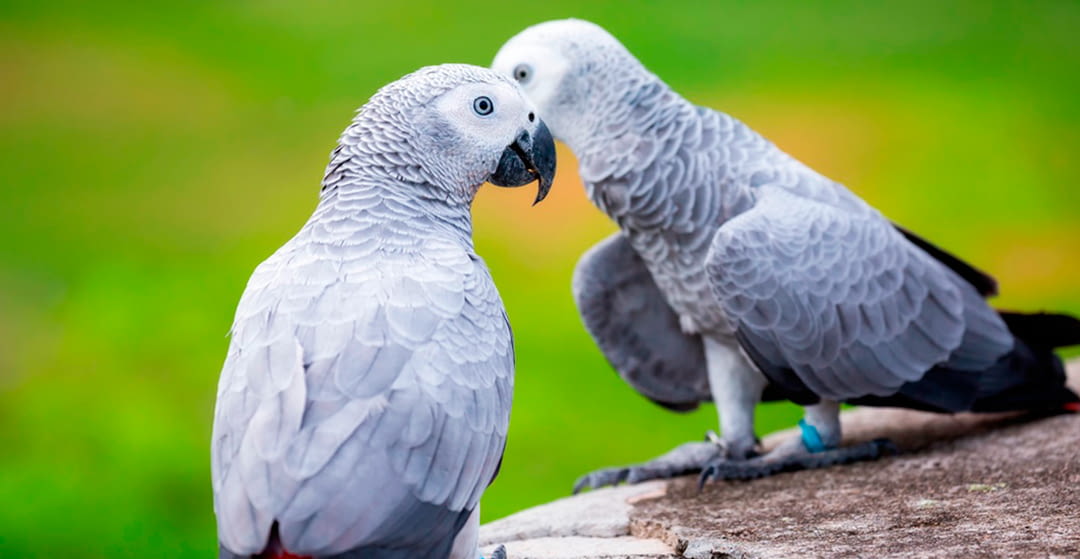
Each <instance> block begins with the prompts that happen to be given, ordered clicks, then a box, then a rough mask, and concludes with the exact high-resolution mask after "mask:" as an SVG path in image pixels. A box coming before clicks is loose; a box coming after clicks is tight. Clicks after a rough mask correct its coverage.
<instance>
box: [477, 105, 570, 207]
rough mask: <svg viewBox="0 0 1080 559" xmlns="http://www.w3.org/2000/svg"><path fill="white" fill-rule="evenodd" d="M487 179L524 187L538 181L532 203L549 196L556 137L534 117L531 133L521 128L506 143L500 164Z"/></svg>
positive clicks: (492, 181)
mask: <svg viewBox="0 0 1080 559" xmlns="http://www.w3.org/2000/svg"><path fill="white" fill-rule="evenodd" d="M489 180H490V181H491V184H494V185H498V186H525V185H526V184H529V183H531V182H532V181H539V182H540V188H539V190H538V191H537V193H536V201H535V202H533V204H534V205H535V204H538V203H540V201H541V200H543V199H544V198H545V197H546V196H547V195H548V191H550V190H551V183H552V181H554V180H555V140H553V139H552V138H551V132H549V131H548V128H547V125H545V124H544V121H542V120H540V119H537V120H536V127H535V129H533V130H532V131H531V132H530V131H529V130H522V131H521V134H518V137H517V138H516V139H515V140H514V142H513V143H512V144H510V145H509V146H506V149H505V150H504V151H503V153H502V157H501V158H500V159H499V166H498V167H497V168H496V169H495V172H494V173H492V175H491V178H490V179H489Z"/></svg>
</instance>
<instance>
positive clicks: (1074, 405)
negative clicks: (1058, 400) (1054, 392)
mask: <svg viewBox="0 0 1080 559" xmlns="http://www.w3.org/2000/svg"><path fill="white" fill-rule="evenodd" d="M1061 407H1062V408H1064V409H1065V411H1071V412H1073V413H1080V402H1069V403H1067V404H1065V405H1064V406H1061Z"/></svg>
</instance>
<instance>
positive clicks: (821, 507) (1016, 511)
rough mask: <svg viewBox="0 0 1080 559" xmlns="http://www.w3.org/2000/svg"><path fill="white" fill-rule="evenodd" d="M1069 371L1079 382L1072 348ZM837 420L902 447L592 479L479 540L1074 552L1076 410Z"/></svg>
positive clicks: (640, 549)
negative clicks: (851, 459) (840, 458)
mask: <svg viewBox="0 0 1080 559" xmlns="http://www.w3.org/2000/svg"><path fill="white" fill-rule="evenodd" d="M1069 376H1070V385H1071V386H1072V387H1073V388H1074V389H1080V361H1075V362H1073V363H1072V364H1071V365H1070V370H1069ZM843 422H844V432H845V441H846V442H856V441H862V440H868V439H872V438H876V437H881V436H886V437H890V438H892V439H893V441H894V442H896V443H897V445H898V446H899V447H900V448H901V449H902V451H903V452H902V454H901V455H900V456H896V457H891V458H885V459H882V460H879V461H877V462H866V463H860V464H853V465H849V466H838V467H833V468H828V469H823V470H814V471H807V472H795V473H790V474H781V475H777V476H774V477H771V478H766V479H762V480H756V481H750V482H719V483H712V484H709V485H707V486H706V487H705V489H704V490H703V491H701V492H698V490H697V485H696V483H697V480H696V477H685V478H679V479H675V480H672V481H654V482H649V483H645V484H641V485H636V486H623V487H617V488H609V489H602V490H598V491H592V492H589V493H586V494H583V495H579V496H576V497H568V498H564V499H560V500H558V501H554V502H552V503H548V504H546V505H541V506H539V507H535V508H532V509H529V510H525V511H522V512H520V513H517V514H514V515H511V516H509V517H506V518H504V519H501V520H497V521H495V522H492V523H490V524H487V525H485V526H483V527H482V528H481V531H480V538H481V543H483V544H485V545H488V546H489V547H488V551H490V547H492V546H493V545H494V544H497V543H503V544H505V545H506V547H507V552H508V556H509V557H510V558H511V559H556V558H558V559H571V558H574V559H576V558H584V557H591V558H602V559H624V558H626V559H630V558H633V559H640V558H647V557H648V558H675V557H687V558H693V559H706V558H718V557H732V558H772V557H855V556H859V557H905V558H907V557H1080V414H1070V415H1063V416H1056V417H1050V418H1045V419H1038V420H1028V419H1023V418H1018V417H1016V416H1015V415H1008V414H999V415H993V416H988V415H973V414H958V415H953V416H947V415H937V414H929V413H921V412H913V411H906V410H893V409H871V408H862V409H858V410H854V411H850V412H845V413H844V414H843ZM790 436H796V434H795V433H794V432H781V433H777V434H775V435H772V436H770V437H767V438H766V440H765V441H764V444H765V446H767V447H768V446H772V445H775V444H776V442H777V441H778V440H782V439H783V438H784V437H790Z"/></svg>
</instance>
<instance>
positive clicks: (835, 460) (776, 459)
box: [698, 438, 899, 489]
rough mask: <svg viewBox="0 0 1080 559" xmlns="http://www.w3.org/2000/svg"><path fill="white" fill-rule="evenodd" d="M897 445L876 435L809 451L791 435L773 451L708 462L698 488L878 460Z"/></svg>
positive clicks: (800, 441)
mask: <svg viewBox="0 0 1080 559" xmlns="http://www.w3.org/2000/svg"><path fill="white" fill-rule="evenodd" d="M898 452H899V451H898V450H897V448H896V445H895V444H893V443H892V441H890V440H888V439H874V440H872V441H869V442H865V443H859V444H856V445H852V446H846V447H842V448H834V449H829V450H823V451H821V452H810V451H809V450H807V449H806V447H805V446H804V445H803V443H802V440H801V439H798V438H796V439H792V440H791V441H788V442H787V443H785V444H781V445H780V446H779V447H777V448H776V449H774V450H773V451H771V452H769V453H767V454H764V455H762V456H758V457H755V458H751V459H749V460H727V459H724V458H719V459H716V460H713V461H712V462H710V463H709V464H707V465H706V466H705V467H704V469H703V470H702V471H701V477H700V478H698V488H699V489H700V488H701V487H704V485H705V483H706V482H708V481H710V480H747V479H757V478H762V477H768V476H771V475H773V474H778V473H781V472H794V471H798V470H814V469H817V468H825V467H828V466H832V465H835V464H850V463H852V462H863V461H868V460H877V459H878V458H881V457H882V456H889V455H894V454H897V453H898Z"/></svg>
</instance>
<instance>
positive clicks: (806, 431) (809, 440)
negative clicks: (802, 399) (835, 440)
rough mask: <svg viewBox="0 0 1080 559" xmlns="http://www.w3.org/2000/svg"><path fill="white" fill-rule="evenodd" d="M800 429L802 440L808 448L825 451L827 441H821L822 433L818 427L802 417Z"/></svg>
mask: <svg viewBox="0 0 1080 559" xmlns="http://www.w3.org/2000/svg"><path fill="white" fill-rule="evenodd" d="M799 430H800V431H802V442H803V445H805V446H806V450H809V451H810V452H825V450H826V448H825V443H824V442H822V441H821V433H818V430H817V427H814V426H813V425H810V424H809V423H807V422H806V420H805V419H800V420H799Z"/></svg>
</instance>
